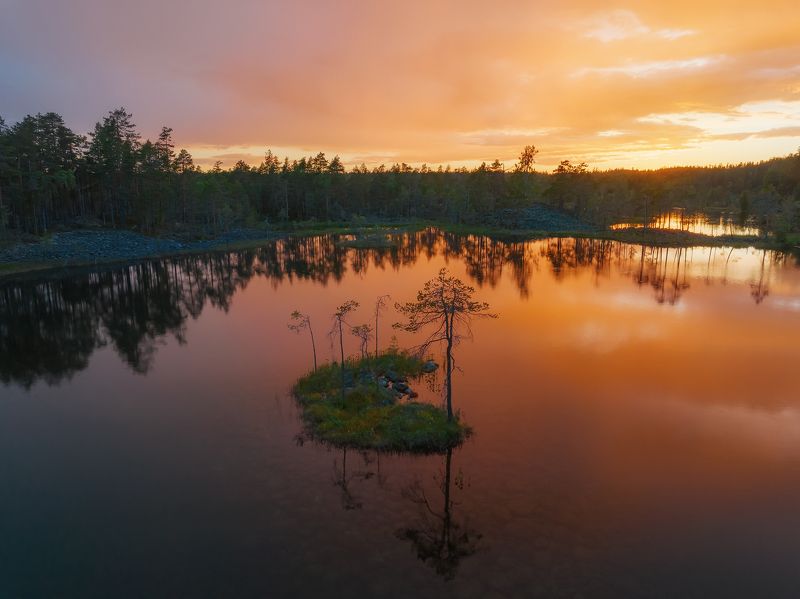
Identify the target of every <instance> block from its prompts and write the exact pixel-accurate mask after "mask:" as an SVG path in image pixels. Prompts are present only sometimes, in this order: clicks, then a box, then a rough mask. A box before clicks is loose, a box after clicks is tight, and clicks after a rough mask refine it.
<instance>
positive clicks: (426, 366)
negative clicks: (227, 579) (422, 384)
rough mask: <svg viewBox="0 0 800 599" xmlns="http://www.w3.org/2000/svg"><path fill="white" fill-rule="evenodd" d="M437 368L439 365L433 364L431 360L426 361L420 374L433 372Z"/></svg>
mask: <svg viewBox="0 0 800 599" xmlns="http://www.w3.org/2000/svg"><path fill="white" fill-rule="evenodd" d="M437 368H439V365H438V364H437V363H436V362H434V361H433V360H427V361H426V362H425V363H424V364H423V365H422V372H433V371H434V370H436V369H437Z"/></svg>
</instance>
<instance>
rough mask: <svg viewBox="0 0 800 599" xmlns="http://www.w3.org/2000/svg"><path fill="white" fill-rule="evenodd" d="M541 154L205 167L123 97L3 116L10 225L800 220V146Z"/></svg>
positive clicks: (777, 223)
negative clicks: (707, 157) (599, 162)
mask: <svg viewBox="0 0 800 599" xmlns="http://www.w3.org/2000/svg"><path fill="white" fill-rule="evenodd" d="M536 155H537V150H536V148H535V147H533V146H527V147H526V148H524V149H523V150H522V152H521V153H520V155H519V157H518V159H517V161H516V163H515V164H513V165H509V167H508V168H506V166H505V165H504V164H503V163H501V162H500V161H499V160H495V161H494V162H492V163H488V164H487V163H483V164H481V165H479V166H478V167H476V168H473V169H467V168H456V169H451V168H450V167H443V166H439V167H436V168H431V167H429V166H428V165H424V164H423V165H421V166H411V165H408V164H405V163H398V164H393V165H391V166H385V165H380V166H377V167H374V168H368V167H366V166H365V165H363V164H362V165H360V166H356V167H354V168H352V169H351V170H349V171H348V170H346V169H345V167H344V165H343V164H342V162H341V160H340V159H339V157H338V156H334V157H333V158H331V159H329V158H328V157H327V156H326V155H325V154H324V153H322V152H320V153H318V154H316V155H314V156H309V157H304V158H301V159H299V160H291V161H290V160H289V159H288V158H283V159H279V158H278V157H277V156H275V155H274V154H273V153H272V152H271V151H269V150H268V151H267V152H266V153H265V155H264V159H263V161H262V162H261V164H259V165H258V166H255V167H253V166H250V165H248V164H246V163H244V162H242V161H239V162H237V163H236V164H235V165H233V166H232V167H231V168H229V169H227V170H226V169H223V168H222V165H221V163H217V164H215V165H214V167H213V168H211V169H208V170H206V171H203V170H202V169H200V168H199V167H197V166H196V165H195V164H194V161H193V159H192V157H191V156H190V155H189V153H188V152H187V151H186V150H180V151H176V150H175V144H174V142H173V139H172V129H170V128H169V127H164V128H163V129H162V130H161V132H160V134H159V135H158V137H157V139H156V140H155V141H151V140H142V137H141V135H140V134H139V133H138V131H137V129H136V126H135V124H134V121H133V116H132V115H131V114H130V113H129V112H127V111H126V110H125V109H123V108H119V109H116V110H113V111H111V112H109V113H108V114H107V115H106V116H105V117H103V118H102V119H101V120H100V121H99V122H98V123H97V124H96V125H95V127H94V129H93V130H92V131H91V132H89V133H88V134H87V135H80V134H76V133H75V132H73V131H72V130H71V129H70V128H69V127H68V126H67V125H66V124H65V122H64V120H63V118H62V117H61V116H60V115H58V114H56V113H52V112H50V113H46V114H37V115H33V116H27V117H25V118H23V119H22V120H21V121H20V122H18V123H15V124H9V125H6V124H5V123H4V122H3V120H2V119H1V118H0V234H2V233H3V232H5V233H8V232H13V233H14V234H21V233H32V234H35V235H42V234H45V233H47V232H48V231H51V230H53V229H58V228H62V229H63V228H77V227H84V226H94V225H99V226H105V227H113V228H130V229H135V230H137V231H139V232H143V233H147V234H158V233H163V232H172V233H177V234H182V235H194V236H216V235H219V234H220V233H224V232H226V231H229V230H231V229H234V228H242V227H254V226H258V225H262V224H264V223H265V222H266V223H269V224H271V225H272V226H276V225H277V227H278V228H280V229H281V230H283V231H287V230H291V231H292V232H296V233H299V234H302V233H304V232H311V231H313V232H315V233H323V232H341V231H343V230H348V231H352V230H353V229H354V228H358V227H362V226H364V225H367V224H368V223H370V222H372V223H375V222H380V223H391V222H398V221H402V222H403V223H407V222H409V221H415V220H417V219H424V220H425V221H427V222H445V223H456V224H468V225H474V226H484V225H486V224H493V225H496V226H508V227H509V228H527V229H529V230H531V229H532V228H533V227H531V226H526V225H522V226H520V224H519V221H518V219H515V218H513V217H512V218H505V217H502V218H501V217H500V215H502V213H503V212H504V211H516V210H522V209H528V208H531V207H532V206H541V205H544V206H547V207H549V208H550V209H552V210H554V211H556V212H558V213H561V214H563V215H566V216H569V217H570V218H572V219H574V220H575V221H576V222H579V223H583V224H588V225H591V226H593V227H596V228H600V229H605V228H606V227H608V226H609V225H611V224H613V223H615V222H623V221H625V222H628V221H631V220H632V219H645V218H646V217H647V216H648V215H650V216H652V215H655V214H658V213H663V212H666V211H668V210H672V209H674V208H678V207H679V208H681V209H683V210H685V211H686V212H687V213H692V212H705V213H724V214H726V215H727V216H728V217H729V218H732V219H734V220H735V221H737V222H739V223H740V224H744V223H749V224H752V225H754V226H757V227H760V228H761V229H763V230H765V231H768V232H770V233H773V234H775V235H776V237H777V238H778V239H779V240H783V239H789V238H790V236H791V235H792V234H794V233H797V232H799V231H800V152H798V153H796V154H792V155H790V156H787V157H784V158H775V159H772V160H768V161H765V162H761V163H757V164H752V163H749V164H740V165H736V166H715V167H691V168H668V169H661V170H657V171H635V170H615V171H590V170H589V169H588V168H587V166H586V165H585V164H582V163H580V164H577V163H572V162H570V161H569V160H563V161H562V162H561V163H560V164H559V165H558V167H557V168H556V169H554V170H553V171H552V172H550V173H546V172H541V171H535V170H534V162H535V158H536ZM536 228H538V227H536ZM543 228H544V229H545V230H546V231H550V232H552V231H553V230H554V228H553V227H543ZM559 230H560V231H562V232H563V231H564V228H563V227H560V228H559Z"/></svg>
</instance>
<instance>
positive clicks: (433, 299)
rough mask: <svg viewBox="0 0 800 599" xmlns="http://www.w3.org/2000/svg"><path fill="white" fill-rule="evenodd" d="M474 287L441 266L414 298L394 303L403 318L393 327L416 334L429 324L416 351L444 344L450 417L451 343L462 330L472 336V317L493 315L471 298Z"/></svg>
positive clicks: (449, 413) (451, 403)
mask: <svg viewBox="0 0 800 599" xmlns="http://www.w3.org/2000/svg"><path fill="white" fill-rule="evenodd" d="M474 293H475V289H474V288H473V287H470V286H468V285H466V284H464V282H463V281H462V280H461V279H459V278H458V277H454V276H452V275H451V274H450V273H449V272H448V270H447V269H446V268H442V269H441V270H440V271H439V274H438V275H437V276H436V278H434V279H431V280H430V281H428V282H427V283H425V286H424V287H423V288H422V290H421V291H419V292H418V293H417V301H415V302H407V303H405V304H395V308H396V309H397V310H398V311H399V312H400V313H401V314H403V315H404V316H405V317H406V318H407V321H406V322H405V323H397V324H396V325H395V326H396V327H397V328H400V329H403V330H405V331H408V332H410V333H416V332H418V331H420V330H422V329H424V328H428V327H429V326H430V327H433V331H432V332H431V333H430V335H429V336H428V338H427V339H426V340H425V341H424V342H423V343H422V344H421V345H420V346H419V347H420V353H422V352H424V351H425V350H426V349H427V348H428V346H430V345H431V344H432V343H437V342H439V341H444V342H446V344H447V369H446V384H447V418H448V419H449V420H452V419H453V346H454V345H457V344H458V343H459V342H460V341H461V339H462V338H463V336H464V335H463V333H462V332H461V331H462V330H464V329H466V331H467V333H466V334H467V335H468V336H471V335H472V330H471V329H470V323H471V321H472V318H473V317H483V318H497V315H496V314H491V313H490V312H488V310H489V304H487V303H486V302H477V301H474V300H473V299H472V295H473V294H474Z"/></svg>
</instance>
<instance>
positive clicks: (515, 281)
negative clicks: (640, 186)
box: [0, 232, 800, 598]
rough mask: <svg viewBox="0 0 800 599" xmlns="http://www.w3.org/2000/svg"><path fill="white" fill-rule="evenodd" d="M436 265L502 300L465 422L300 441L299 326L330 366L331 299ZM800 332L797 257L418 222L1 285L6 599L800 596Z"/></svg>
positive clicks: (0, 450) (479, 357) (462, 378)
mask: <svg viewBox="0 0 800 599" xmlns="http://www.w3.org/2000/svg"><path fill="white" fill-rule="evenodd" d="M443 265H446V266H448V268H450V269H451V270H452V271H453V272H454V273H456V274H458V275H459V276H461V277H462V278H464V279H465V280H468V281H470V282H471V284H472V285H474V286H475V287H476V289H477V294H478V297H479V298H481V299H484V300H486V301H488V302H489V303H490V304H491V306H492V309H493V310H494V311H496V312H498V313H499V314H500V318H499V319H498V320H492V321H481V322H476V323H475V326H474V328H473V333H474V340H473V341H465V342H464V343H462V344H461V345H460V346H459V347H458V348H457V354H456V357H457V363H458V366H459V367H460V369H461V370H460V371H459V372H458V373H457V375H456V380H455V387H454V404H455V406H456V407H457V408H458V409H460V410H461V413H462V417H463V418H464V419H465V420H467V421H468V422H469V423H470V424H472V426H473V427H474V429H475V436H474V437H473V438H472V439H471V440H470V441H469V442H468V443H467V444H466V445H465V446H464V447H462V448H460V449H458V450H455V451H453V452H452V454H450V455H441V456H437V455H435V456H427V457H409V456H390V455H375V454H363V453H359V452H354V451H349V452H347V453H346V454H345V452H343V451H341V450H338V451H331V450H327V449H325V448H323V447H319V446H316V445H313V444H309V443H305V444H303V445H298V442H297V435H298V433H299V432H300V428H301V427H300V422H299V420H298V417H297V412H296V408H295V406H294V403H293V401H292V399H291V398H290V397H289V395H288V391H289V389H290V387H291V385H292V383H293V381H294V380H295V379H296V378H297V377H298V376H299V375H301V374H303V373H304V372H305V371H306V370H307V369H308V368H309V367H310V365H311V357H310V351H309V350H310V347H309V342H308V338H307V337H303V336H296V335H294V334H293V333H291V332H290V331H289V330H288V329H287V327H286V322H287V320H288V315H289V313H290V312H291V311H292V310H294V309H301V310H304V311H307V312H309V313H310V314H311V318H312V323H313V325H314V326H315V327H316V331H315V332H316V333H317V337H318V339H319V340H320V341H318V343H319V345H320V348H321V354H322V357H324V358H325V359H330V357H331V356H332V351H331V348H330V340H329V339H328V338H327V337H325V333H326V332H327V329H328V328H329V326H330V316H329V315H330V314H331V312H332V311H333V309H334V308H335V306H337V305H338V304H340V303H342V302H343V301H344V300H346V299H349V298H355V299H357V300H359V301H361V302H362V308H361V310H360V311H359V312H358V313H357V315H356V316H355V317H354V319H353V320H354V321H356V322H363V321H367V320H368V319H369V318H370V313H371V309H372V304H373V302H374V301H375V298H376V297H377V296H378V295H381V294H384V293H390V294H391V295H392V299H393V300H395V301H404V300H410V299H412V298H413V296H414V294H415V293H416V290H417V289H418V288H419V287H421V285H422V283H423V282H424V281H425V280H427V279H429V278H431V277H432V276H433V275H434V274H435V272H436V271H437V270H438V269H439V268H440V267H441V266H443ZM393 319H395V315H394V314H393V313H391V312H390V313H387V314H386V315H385V316H384V321H383V322H382V324H381V329H380V341H381V345H382V346H384V347H385V346H387V345H388V344H389V343H390V337H391V335H392V333H393V332H392V330H391V329H390V327H389V324H390V322H391V321H392V320H393ZM799 338H800V269H798V267H797V262H796V259H795V258H794V257H792V256H789V255H784V254H780V253H774V252H762V251H756V250H752V249H740V250H730V249H727V248H722V249H721V248H717V249H701V248H694V249H688V250H681V249H665V248H648V247H639V246H630V245H625V244H618V243H613V242H607V241H593V240H577V241H576V240H573V239H561V240H557V239H551V240H544V241H537V242H527V243H501V242H495V241H491V240H489V239H486V238H480V237H457V236H443V235H440V234H437V233H435V232H425V233H421V234H416V235H411V236H407V237H405V238H403V243H402V244H401V245H400V246H399V247H396V248H391V249H380V250H353V249H350V250H348V249H344V248H343V247H341V246H337V245H336V244H335V240H334V239H332V238H328V237H319V238H310V239H298V240H291V241H287V242H283V241H282V242H277V243H275V244H273V245H270V246H267V247H264V248H262V249H259V250H255V251H246V252H237V253H230V254H216V255H209V256H201V257H182V258H176V259H173V260H162V261H154V262H148V263H143V264H137V265H133V266H129V267H115V268H105V269H101V270H98V271H94V272H83V271H81V272H74V273H69V274H62V275H53V276H43V275H42V276H37V277H34V278H25V279H20V280H16V281H6V282H3V283H0V380H2V386H0V597H3V598H5V597H81V598H83V597H228V596H232V597H293V596H337V597H338V596H342V597H351V596H359V597H363V596H385V597H451V596H452V597H491V596H498V597H499V596H522V597H526V596H557V597H561V596H584V597H598V596H599V597H606V596H608V597H629V596H630V597H712V596H713V597H738V596H742V597H796V596H798V593H800V568H799V567H798V566H800V378H798V375H797V370H798V366H799V365H800V349H798V339H799ZM348 341H349V342H350V346H349V348H348V349H349V350H350V351H352V352H355V351H356V342H357V340H356V339H355V338H353V339H349V340H348ZM398 342H399V343H400V345H401V346H402V345H404V344H408V343H411V342H412V340H411V339H410V338H408V337H400V338H399V339H398ZM440 388H441V381H435V380H434V381H433V384H432V386H431V388H430V389H427V390H425V392H424V393H423V399H427V400H428V401H440V400H441V394H440ZM420 389H421V390H422V387H420Z"/></svg>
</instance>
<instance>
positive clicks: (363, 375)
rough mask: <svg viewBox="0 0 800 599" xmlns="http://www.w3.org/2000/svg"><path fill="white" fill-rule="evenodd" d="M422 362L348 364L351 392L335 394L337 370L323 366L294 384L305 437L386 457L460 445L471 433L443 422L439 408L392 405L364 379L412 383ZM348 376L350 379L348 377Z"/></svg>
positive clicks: (392, 358)
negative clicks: (393, 376) (392, 375)
mask: <svg viewBox="0 0 800 599" xmlns="http://www.w3.org/2000/svg"><path fill="white" fill-rule="evenodd" d="M422 367H423V361H422V360H421V359H419V358H417V357H415V356H412V355H410V354H408V353H406V352H401V351H390V352H387V353H385V354H383V355H381V356H379V357H378V358H375V357H370V358H364V359H360V360H348V363H347V366H346V371H348V373H352V381H353V386H352V387H349V388H346V390H345V395H344V398H342V394H341V384H342V379H341V371H340V369H339V365H338V364H326V365H324V366H322V367H320V368H318V369H317V371H316V372H312V373H309V374H308V375H306V376H304V377H302V378H301V379H300V380H298V381H297V384H296V385H295V387H294V394H295V397H296V398H297V401H298V402H299V404H300V407H301V410H302V418H303V420H304V422H305V424H306V429H307V432H308V434H309V436H310V437H311V438H312V439H314V440H317V441H321V442H323V443H328V444H331V445H333V446H335V447H348V448H355V449H374V450H377V451H387V452H415V453H434V452H441V451H444V450H447V449H448V448H451V447H455V446H458V445H460V444H461V443H463V441H464V440H465V439H466V438H467V437H468V436H469V435H470V434H471V432H472V429H471V428H470V427H469V426H467V425H465V424H463V423H461V422H460V421H459V420H458V419H457V418H456V419H454V420H452V421H448V419H447V412H445V410H443V409H442V408H440V407H437V406H434V405H431V404H428V403H423V402H417V401H413V400H404V399H397V398H396V396H395V394H394V392H392V391H390V390H389V389H386V388H384V387H382V386H380V385H379V384H378V383H377V381H376V382H370V381H369V380H367V382H365V379H370V378H371V377H375V376H379V375H382V374H385V373H387V372H389V371H391V372H393V373H395V374H397V375H398V376H400V377H405V378H409V379H413V378H416V377H419V376H420V375H421V374H422ZM348 376H350V374H348Z"/></svg>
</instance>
